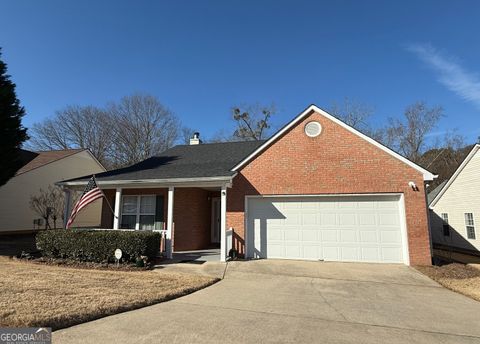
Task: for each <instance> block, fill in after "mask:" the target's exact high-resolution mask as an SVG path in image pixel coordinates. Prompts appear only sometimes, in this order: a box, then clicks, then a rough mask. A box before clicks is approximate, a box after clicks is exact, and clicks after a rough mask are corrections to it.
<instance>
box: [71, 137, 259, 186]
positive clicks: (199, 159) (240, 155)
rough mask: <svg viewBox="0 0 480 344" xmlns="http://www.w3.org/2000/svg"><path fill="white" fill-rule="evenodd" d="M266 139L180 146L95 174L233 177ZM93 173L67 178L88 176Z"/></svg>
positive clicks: (119, 177) (123, 177)
mask: <svg viewBox="0 0 480 344" xmlns="http://www.w3.org/2000/svg"><path fill="white" fill-rule="evenodd" d="M264 142H265V141H245V142H223V143H208V144H199V145H179V146H175V147H173V148H170V149H168V150H166V151H164V152H163V153H161V154H159V155H157V156H154V157H151V158H148V159H146V160H144V161H142V162H139V163H137V164H135V165H132V166H129V167H125V168H120V169H117V170H112V171H108V172H103V173H99V174H97V175H95V178H96V179H97V180H98V181H113V180H120V181H122V180H139V179H170V178H201V177H229V176H232V175H233V174H234V172H232V171H231V169H232V167H234V166H235V165H236V164H238V163H239V162H240V161H242V160H243V159H244V158H246V157H247V156H248V155H249V154H250V153H252V152H253V151H254V150H255V149H256V148H258V147H259V146H260V145H261V144H262V143H264ZM89 177H90V176H86V177H81V178H75V179H71V180H67V181H78V180H84V179H88V178H89Z"/></svg>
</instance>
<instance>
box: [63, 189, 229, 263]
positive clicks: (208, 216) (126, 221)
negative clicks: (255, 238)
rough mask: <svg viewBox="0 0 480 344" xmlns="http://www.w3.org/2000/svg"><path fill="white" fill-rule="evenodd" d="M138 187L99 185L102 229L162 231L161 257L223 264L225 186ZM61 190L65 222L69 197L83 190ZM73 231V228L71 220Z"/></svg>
mask: <svg viewBox="0 0 480 344" xmlns="http://www.w3.org/2000/svg"><path fill="white" fill-rule="evenodd" d="M102 184H103V185H102ZM139 184H140V183H135V185H131V184H128V185H127V184H125V185H115V187H112V186H113V185H112V186H111V185H105V183H101V182H99V181H97V185H98V186H99V187H100V189H101V190H102V191H103V193H104V194H105V197H104V198H103V199H102V200H98V202H101V203H102V211H101V216H100V217H101V218H100V219H99V224H100V226H99V227H100V228H102V229H113V230H159V231H163V233H164V235H165V254H166V257H167V258H169V259H174V260H185V261H186V260H191V261H196V260H199V258H200V259H202V260H203V259H206V260H208V261H213V260H216V261H219V260H220V261H225V260H226V256H227V254H228V252H227V245H226V199H227V197H226V196H227V184H226V183H222V184H220V185H218V183H217V184H216V185H212V183H208V184H207V185H205V184H204V185H201V183H197V185H198V184H200V185H198V186H193V185H182V186H179V185H168V186H163V185H139ZM64 190H65V192H66V206H65V213H66V216H65V218H66V219H68V216H67V214H69V213H70V211H71V208H72V207H73V204H72V203H73V202H72V194H73V192H74V191H77V192H78V191H81V190H82V187H81V186H79V185H78V186H76V185H75V186H64ZM79 216H80V214H79ZM72 227H73V228H75V222H74V223H73V226H72ZM228 246H230V245H228ZM230 247H231V246H230ZM202 252H203V253H202Z"/></svg>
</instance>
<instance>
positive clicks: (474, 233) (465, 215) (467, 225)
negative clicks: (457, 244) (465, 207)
mask: <svg viewBox="0 0 480 344" xmlns="http://www.w3.org/2000/svg"><path fill="white" fill-rule="evenodd" d="M467 214H471V215H472V219H471V220H472V222H471V224H470V223H469V221H470V219H468V221H467ZM463 217H464V219H465V231H466V234H467V239H468V240H477V232H476V230H475V215H474V213H473V212H471V213H463ZM468 227H472V228H473V236H474V237H473V238H469V236H468Z"/></svg>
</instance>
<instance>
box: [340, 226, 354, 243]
mask: <svg viewBox="0 0 480 344" xmlns="http://www.w3.org/2000/svg"><path fill="white" fill-rule="evenodd" d="M340 241H341V242H342V243H355V242H357V231H356V230H355V229H350V230H348V229H342V230H341V231H340Z"/></svg>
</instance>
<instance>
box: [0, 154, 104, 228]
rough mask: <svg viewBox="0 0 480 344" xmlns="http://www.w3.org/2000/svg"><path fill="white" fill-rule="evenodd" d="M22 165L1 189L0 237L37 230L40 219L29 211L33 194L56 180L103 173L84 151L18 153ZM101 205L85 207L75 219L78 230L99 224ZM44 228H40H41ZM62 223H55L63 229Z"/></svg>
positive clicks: (93, 158)
mask: <svg viewBox="0 0 480 344" xmlns="http://www.w3.org/2000/svg"><path fill="white" fill-rule="evenodd" d="M21 160H22V162H23V166H22V167H21V168H20V169H19V170H18V171H17V172H16V174H15V176H14V177H12V178H11V179H10V180H9V181H8V182H7V183H6V184H5V185H3V186H1V187H0V234H6V233H19V232H30V231H33V230H36V229H37V228H36V227H38V226H34V220H36V219H39V218H41V216H39V215H38V214H37V213H35V212H34V211H33V210H32V209H30V199H31V197H32V195H35V194H38V193H39V191H40V189H43V190H46V189H47V188H48V187H49V186H54V184H55V182H58V181H59V180H66V179H71V178H76V177H81V176H84V175H89V174H95V173H100V172H105V168H104V167H103V166H102V164H100V162H99V161H98V160H97V159H96V158H95V157H94V156H93V155H92V153H91V152H90V151H89V150H87V149H67V150H55V151H43V152H30V151H26V150H21ZM100 212H101V202H98V204H96V205H92V206H90V207H88V209H86V210H85V211H82V213H80V214H79V216H78V218H77V219H76V222H75V223H76V226H77V227H95V226H98V225H99V221H98V219H99V217H100ZM43 226H44V225H42V226H40V228H43ZM62 226H63V221H62V220H61V219H59V220H58V221H57V227H62Z"/></svg>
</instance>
